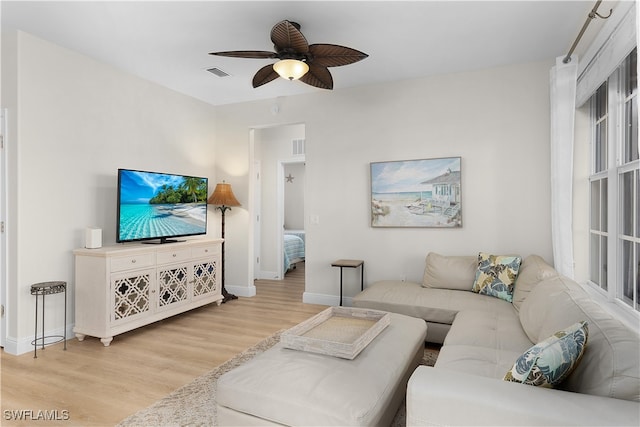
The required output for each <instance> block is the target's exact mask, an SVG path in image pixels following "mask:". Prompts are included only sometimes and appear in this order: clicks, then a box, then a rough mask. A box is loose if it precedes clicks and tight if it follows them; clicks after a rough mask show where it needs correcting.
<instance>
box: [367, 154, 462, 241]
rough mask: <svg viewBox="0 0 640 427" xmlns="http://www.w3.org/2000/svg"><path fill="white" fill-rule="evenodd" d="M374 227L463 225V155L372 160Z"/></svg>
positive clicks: (450, 226) (446, 226) (454, 226)
mask: <svg viewBox="0 0 640 427" xmlns="http://www.w3.org/2000/svg"><path fill="white" fill-rule="evenodd" d="M370 166H371V226H372V227H435V228H461V227H462V188H461V187H462V168H461V166H462V158H461V157H442V158H434V159H420V160H399V161H387V162H372V163H371V164H370Z"/></svg>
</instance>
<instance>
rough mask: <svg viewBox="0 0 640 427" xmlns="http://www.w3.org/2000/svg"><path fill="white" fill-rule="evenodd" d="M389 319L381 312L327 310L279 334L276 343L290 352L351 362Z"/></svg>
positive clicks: (348, 308)
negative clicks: (306, 353)
mask: <svg viewBox="0 0 640 427" xmlns="http://www.w3.org/2000/svg"><path fill="white" fill-rule="evenodd" d="M390 320H391V316H390V315H389V313H386V312H384V311H378V310H368V309H364V308H351V307H330V308H328V309H326V310H324V311H322V312H320V313H318V314H317V315H315V316H313V317H312V318H310V319H308V320H305V321H304V322H302V323H300V324H299V325H296V326H294V327H293V328H291V329H288V330H286V331H285V332H283V333H282V335H281V336H280V342H281V343H282V344H283V345H284V346H285V347H286V348H291V349H294V350H302V351H307V352H311V353H319V354H327V355H329V356H335V357H341V358H343V359H354V358H355V357H356V356H357V355H358V354H359V353H360V352H361V351H362V350H363V349H364V348H365V347H366V346H367V345H369V343H370V342H371V341H373V339H374V338H375V337H376V336H378V334H379V333H380V332H382V330H383V329H384V328H386V327H387V326H388V325H389V322H390Z"/></svg>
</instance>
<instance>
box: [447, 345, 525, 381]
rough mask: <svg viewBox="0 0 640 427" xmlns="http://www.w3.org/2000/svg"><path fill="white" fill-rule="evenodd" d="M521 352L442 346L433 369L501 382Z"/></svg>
mask: <svg viewBox="0 0 640 427" xmlns="http://www.w3.org/2000/svg"><path fill="white" fill-rule="evenodd" d="M525 350H526V349H525ZM523 351H524V350H522V351H515V350H514V351H511V350H498V349H495V348H490V347H479V346H475V345H464V344H457V345H444V346H443V347H442V348H441V349H440V353H439V354H438V360H436V364H435V367H436V368H438V369H448V370H452V371H457V372H464V373H467V374H471V375H478V376H481V377H489V378H495V379H499V380H502V378H503V377H504V373H505V372H507V371H508V370H509V369H511V367H512V366H513V363H514V362H515V361H516V360H517V359H518V357H520V356H521V355H522V352H523Z"/></svg>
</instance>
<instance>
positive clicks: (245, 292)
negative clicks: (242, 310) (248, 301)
mask: <svg viewBox="0 0 640 427" xmlns="http://www.w3.org/2000/svg"><path fill="white" fill-rule="evenodd" d="M225 289H226V290H227V292H229V293H230V294H233V295H236V296H239V297H255V296H256V287H255V286H254V285H251V286H226V285H225Z"/></svg>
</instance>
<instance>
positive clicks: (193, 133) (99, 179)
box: [2, 33, 220, 353]
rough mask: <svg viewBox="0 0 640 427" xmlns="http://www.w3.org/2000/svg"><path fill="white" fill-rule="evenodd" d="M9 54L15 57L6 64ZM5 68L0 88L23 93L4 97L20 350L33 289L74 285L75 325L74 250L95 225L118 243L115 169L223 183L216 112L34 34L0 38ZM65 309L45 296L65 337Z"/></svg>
mask: <svg viewBox="0 0 640 427" xmlns="http://www.w3.org/2000/svg"><path fill="white" fill-rule="evenodd" d="M5 48H7V49H8V50H7V51H5ZM11 52H13V53H14V54H15V58H16V60H15V61H7V62H5V61H4V59H5V57H7V58H10V57H11V56H5V55H9V53H11ZM2 65H3V73H2V75H3V81H2V84H3V87H11V88H13V89H14V91H15V93H14V94H13V95H12V94H11V91H7V93H6V94H5V92H3V94H2V106H3V107H7V108H8V109H9V115H10V117H11V122H10V128H11V129H12V132H11V135H12V137H11V138H9V141H7V154H8V158H9V163H10V164H9V166H8V169H9V174H10V175H9V189H8V190H9V205H10V212H9V216H8V221H7V225H8V227H9V235H10V236H13V237H14V238H12V239H10V241H9V248H8V254H9V283H8V289H7V293H8V295H9V296H10V297H9V301H8V306H7V310H8V313H7V322H8V333H7V346H6V350H7V351H8V352H10V353H19V352H23V351H29V349H30V348H31V347H30V346H29V342H30V341H31V339H33V326H34V325H33V322H34V305H35V300H34V297H33V296H31V295H30V294H29V288H30V285H31V284H33V283H36V282H42V281H49V280H64V281H67V284H68V288H69V292H68V302H69V312H68V316H67V317H68V319H67V320H68V324H69V325H72V323H73V307H74V278H73V269H74V260H73V256H72V253H71V251H72V250H73V249H74V248H77V247H82V246H83V245H84V234H83V232H84V228H85V227H87V226H98V227H100V228H102V229H103V243H104V244H105V245H108V244H115V222H116V181H117V177H116V172H117V169H118V168H119V167H124V168H135V169H142V170H151V171H162V172H171V173H180V174H193V175H195V176H205V177H209V178H210V182H211V183H212V184H213V183H215V180H214V179H213V178H214V177H215V169H214V161H215V152H214V150H215V144H214V142H215V141H214V134H215V125H216V117H215V109H214V108H213V107H212V106H209V105H207V104H205V103H202V102H200V101H197V100H194V99H192V98H189V97H186V96H184V95H181V94H178V93H176V92H173V91H170V90H168V89H166V88H162V87H160V86H158V85H155V84H153V83H150V82H148V81H145V80H142V79H139V78H137V77H134V76H131V75H129V74H125V73H123V72H121V71H119V70H117V69H114V68H111V67H108V66H105V65H104V64H101V63H99V62H97V61H94V60H92V59H90V58H87V57H85V56H82V55H79V54H77V53H74V52H71V51H69V50H66V49H63V48H60V47H58V46H55V45H52V44H50V43H48V42H46V41H43V40H41V39H38V38H36V37H33V36H31V35H29V34H25V33H17V34H16V33H12V34H10V35H7V37H5V34H4V33H3V64H2ZM210 191H213V185H212V186H211V189H210ZM216 212H217V211H216ZM216 212H214V211H213V209H210V211H209V213H210V215H209V218H210V219H209V225H210V227H209V234H210V235H212V236H219V230H218V229H217V227H216V225H217V224H219V221H220V218H219V215H218V214H217V213H216ZM16 236H17V238H15V237H16ZM62 308H63V300H62V298H61V296H52V297H50V298H47V307H46V311H47V324H46V329H47V331H45V333H47V332H60V333H61V332H62V328H63V322H62V316H63V314H62V313H63V312H62Z"/></svg>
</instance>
